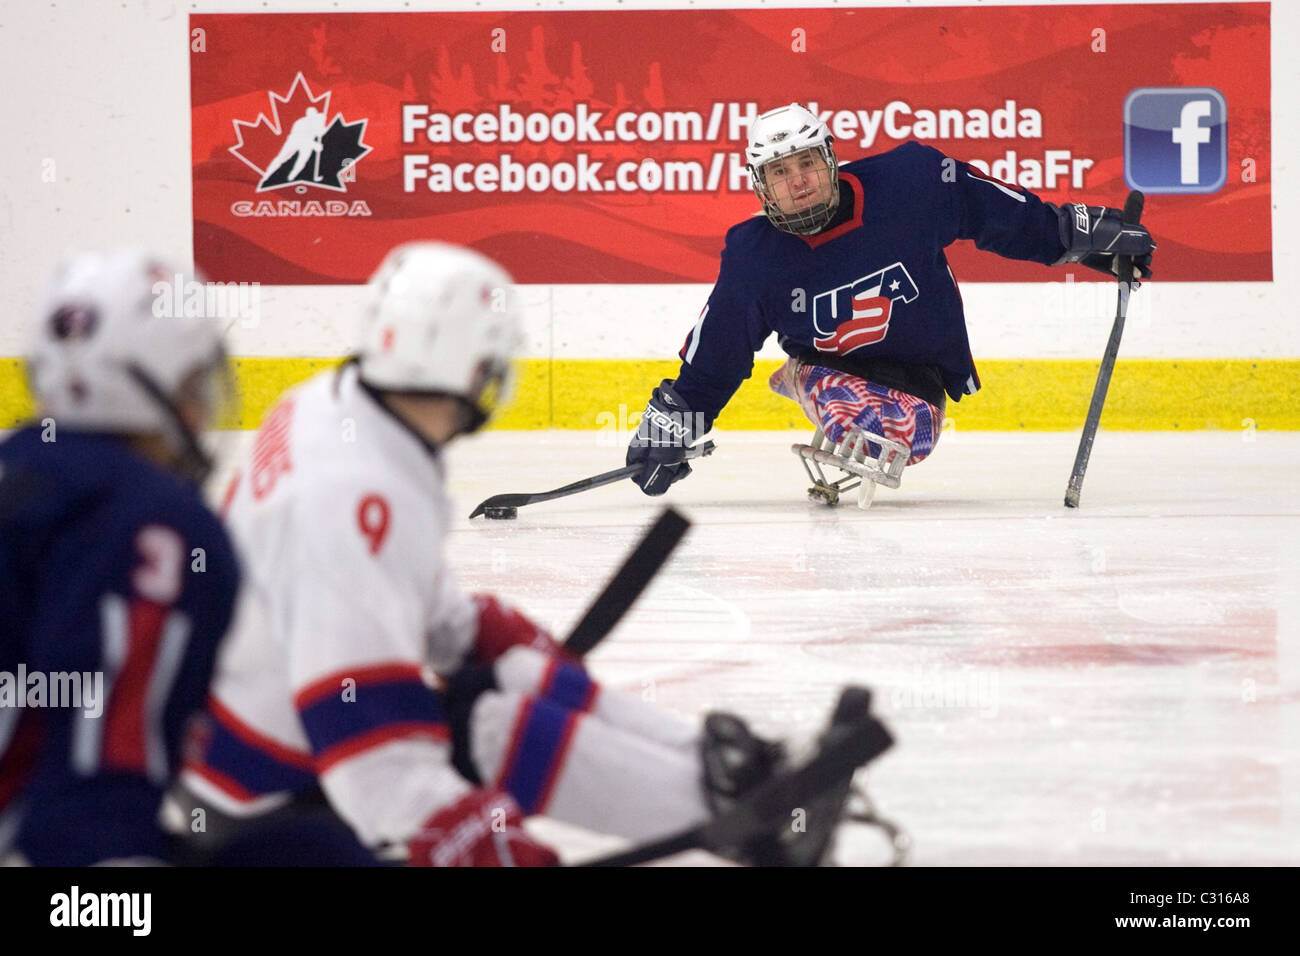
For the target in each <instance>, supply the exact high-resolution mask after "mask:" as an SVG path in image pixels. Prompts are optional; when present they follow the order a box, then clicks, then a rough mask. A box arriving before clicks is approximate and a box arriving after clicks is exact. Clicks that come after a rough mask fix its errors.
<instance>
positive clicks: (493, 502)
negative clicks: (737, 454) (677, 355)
mask: <svg viewBox="0 0 1300 956" xmlns="http://www.w3.org/2000/svg"><path fill="white" fill-rule="evenodd" d="M713 448H714V445H713V442H711V441H706V442H704V443H703V444H702V445H695V446H693V447H691V448H688V449H686V454H685V456H684V460H690V459H692V458H702V457H704V456H705V455H712V454H713ZM641 468H642V466H641V465H627V466H625V467H623V468H615V469H614V470H613V471H607V472H604V473H603V474H599V475H592V476H591V477H590V478H583V479H582V480H580V481H575V482H574V483H573V484H571V485H565V486H564V487H563V488H556V489H554V490H553V491H540V492H538V493H537V494H533V495H529V494H503V495H493V496H492V497H491V498H485V499H484V500H483V501H480V502H479V505H478V507H477V508H475V509H474V510H473V511H471V512H470V513H469V516H470V517H471V518H477V517H478V516H479V515H481V514H483V513H484V512H486V511H488V510H489V509H498V508H500V509H513V508H522V507H523V506H524V505H534V504H537V503H538V502H539V501H551V500H553V499H555V498H565V497H568V496H569V495H576V494H577V493H578V492H580V491H587V490H588V489H591V488H599V487H600V486H601V485H608V484H612V483H613V482H616V481H621V480H622V479H624V478H631V477H632V476H633V475H635V474H636V473H637V472H638V471H640V470H641Z"/></svg>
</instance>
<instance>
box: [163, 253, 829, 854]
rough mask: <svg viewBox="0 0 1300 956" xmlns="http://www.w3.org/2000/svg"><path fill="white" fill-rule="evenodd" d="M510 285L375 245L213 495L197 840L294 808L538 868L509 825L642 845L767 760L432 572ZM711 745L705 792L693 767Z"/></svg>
mask: <svg viewBox="0 0 1300 956" xmlns="http://www.w3.org/2000/svg"><path fill="white" fill-rule="evenodd" d="M510 281H511V280H510V277H509V276H508V275H507V274H506V273H505V272H504V271H503V270H502V269H501V268H499V267H498V266H497V265H496V264H495V263H493V262H491V261H490V260H488V259H485V258H484V257H482V256H480V255H478V254H477V253H474V252H471V251H469V250H466V249H461V248H457V247H453V246H448V245H443V244H438V243H416V244H411V245H407V246H402V247H399V248H398V249H396V250H394V251H393V252H392V253H391V254H390V255H389V257H388V258H387V260H386V261H385V263H384V264H383V265H382V266H381V267H380V269H379V271H378V272H377V273H376V275H375V277H374V278H373V279H372V282H371V286H370V295H371V303H370V306H369V310H368V313H367V317H366V327H365V331H364V337H363V342H362V346H361V349H360V353H359V355H358V356H356V357H355V359H354V360H352V361H350V362H348V363H346V364H345V365H343V366H342V367H341V368H338V369H335V370H331V371H328V372H325V373H322V374H321V375H319V376H317V377H316V378H314V379H312V380H311V381H309V382H307V383H305V384H304V385H302V386H300V387H298V388H296V389H294V390H293V391H291V392H289V393H288V394H287V395H286V396H284V398H282V399H281V401H280V402H279V404H278V405H277V406H276V407H275V408H274V409H273V410H272V411H271V412H270V414H269V415H268V417H267V420H266V422H265V423H264V424H263V426H262V428H261V430H260V431H259V433H258V434H257V436H256V438H255V440H254V442H253V445H252V449H251V452H250V453H249V455H248V456H247V458H246V460H245V461H244V462H243V463H242V465H241V466H240V468H239V470H238V472H237V474H236V475H235V477H234V478H233V479H232V483H231V486H230V488H229V489H228V491H227V493H226V498H225V507H226V509H227V520H228V522H229V525H230V528H231V531H232V534H233V536H234V538H235V541H236V544H237V547H238V548H239V550H240V552H241V557H242V559H243V561H244V563H245V567H246V571H247V577H248V582H249V586H248V589H247V595H248V596H247V598H246V600H245V601H244V602H243V603H242V604H241V608H240V611H239V614H238V616H237V622H236V625H235V628H234V633H233V636H232V639H231V641H230V643H229V644H228V646H227V648H226V651H225V653H224V655H223V658H222V660H221V662H220V666H219V671H218V675H217V678H216V680H215V681H214V685H213V695H212V700H211V705H210V708H209V713H210V718H211V720H210V724H209V726H208V728H207V729H206V732H205V733H204V735H203V736H202V738H201V739H198V740H196V741H195V747H194V748H193V751H192V758H191V760H190V762H189V764H188V765H187V767H186V770H185V772H184V775H183V782H184V787H183V790H182V792H181V793H180V794H179V795H178V798H179V800H180V801H181V803H182V806H183V809H184V810H185V812H186V813H187V814H188V815H189V816H190V817H194V815H195V814H194V811H195V810H197V809H199V808H202V809H203V810H204V814H202V816H203V818H204V819H205V820H206V821H207V827H206V829H207V830H208V833H207V834H206V835H203V836H202V839H204V840H206V841H207V842H209V843H210V844H214V845H215V844H219V843H220V842H221V840H222V838H223V837H224V836H228V835H229V834H232V833H239V832H240V831H241V829H242V830H243V831H244V832H247V826H248V824H249V822H250V821H257V820H259V819H260V820H266V819H268V818H273V819H277V818H278V819H283V818H284V817H285V816H286V815H292V814H295V813H301V812H306V808H308V807H311V806H312V805H313V803H314V804H315V805H316V806H317V807H327V808H328V810H329V811H330V812H333V813H336V814H337V815H338V816H340V817H341V818H342V819H343V820H344V821H346V823H347V824H348V825H349V826H350V827H351V829H352V831H353V832H354V833H355V834H356V836H357V837H358V838H359V840H360V841H361V842H362V843H363V844H364V845H365V846H367V847H370V848H374V849H378V848H387V849H389V850H390V851H391V850H394V849H396V850H397V851H398V852H397V854H395V855H400V856H401V857H403V858H405V859H406V860H407V861H408V862H410V863H411V864H417V865H539V864H552V863H555V862H557V859H556V856H555V854H554V853H553V852H552V851H551V850H550V849H549V848H547V847H545V846H543V845H541V844H539V843H538V842H537V841H536V840H534V839H533V838H532V837H530V835H529V834H528V833H527V832H526V831H525V830H524V829H522V828H521V827H520V825H519V824H520V823H521V821H522V819H523V817H524V816H526V815H529V814H546V815H548V816H552V817H555V818H557V819H560V820H563V821H566V822H569V823H573V824H578V825H581V826H584V827H587V828H590V829H593V830H597V831H601V832H605V833H610V834H616V835H621V836H624V837H626V838H629V839H632V840H647V839H650V838H654V837H659V836H663V835H665V834H668V833H671V832H675V831H678V830H680V829H683V828H685V827H688V826H692V825H695V824H698V823H700V822H702V821H704V820H707V819H708V818H709V817H710V814H711V813H712V812H713V811H714V810H715V809H716V808H718V807H720V806H722V805H724V804H725V803H726V801H728V800H731V799H734V797H735V796H737V795H738V794H740V793H741V792H743V791H744V790H745V789H746V788H747V787H749V786H752V785H753V784H755V783H757V782H759V781H761V780H763V779H766V778H767V777H768V776H770V774H771V773H772V772H773V771H774V769H775V768H776V766H777V765H778V763H779V748H777V747H776V746H775V745H770V744H766V743H764V742H761V741H758V740H757V739H756V738H753V737H752V736H751V735H749V734H748V733H747V731H746V730H745V728H744V726H743V724H741V723H740V722H739V721H735V720H731V721H721V722H720V721H714V722H713V724H712V726H713V727H714V730H713V731H710V732H706V733H704V734H703V737H704V738H705V739H704V741H703V746H702V734H701V731H700V729H699V728H697V727H695V726H693V725H689V724H686V723H683V722H681V721H679V720H677V719H675V718H674V717H673V716H672V715H670V714H667V713H665V712H663V711H660V710H658V709H656V708H653V707H651V706H649V705H647V704H646V703H644V702H642V701H641V700H640V699H638V698H636V697H634V696H631V695H623V694H619V693H617V692H613V691H609V690H606V689H602V688H600V687H599V686H598V685H596V684H594V683H593V682H592V681H591V680H590V678H589V677H588V675H587V674H586V672H585V671H584V670H583V668H582V667H581V666H580V665H579V664H577V663H576V662H574V661H572V660H569V659H566V657H565V656H564V655H563V653H562V652H561V651H560V649H559V648H558V647H557V645H556V643H555V642H554V641H553V639H552V638H551V637H550V635H548V634H547V633H545V632H544V631H543V630H542V629H540V628H539V627H537V626H536V625H535V624H533V623H532V622H530V621H529V620H528V619H527V618H525V617H524V616H523V615H522V614H520V613H518V612H517V611H514V610H512V609H510V608H509V607H507V606H505V605H503V604H502V603H500V602H499V601H497V600H496V599H495V598H493V597H489V596H485V595H479V596H475V597H471V596H469V595H467V594H466V593H464V592H463V591H462V590H461V589H460V588H459V586H458V585H457V583H456V581H455V579H454V578H453V576H452V573H451V571H450V570H449V569H448V568H447V566H446V563H445V559H444V554H443V550H444V542H445V539H446V536H447V533H448V529H449V526H450V517H449V501H448V498H447V495H446V492H445V490H444V488H445V480H446V479H445V476H444V473H443V467H444V465H443V459H442V453H441V449H442V447H443V446H444V445H446V443H447V442H449V441H451V440H453V439H454V438H456V437H457V436H459V435H462V434H466V433H469V432H473V431H474V430H476V429H477V428H479V427H480V426H481V425H482V424H483V423H484V422H485V421H486V420H487V418H488V417H489V415H491V414H492V412H493V410H494V408H495V407H496V406H497V404H498V402H499V401H500V399H501V396H502V395H504V394H505V393H506V391H507V388H508V384H509V382H508V379H509V369H510V360H511V358H512V356H513V354H514V351H515V348H516V344H517V341H518V339H519V337H520V331H519V325H518V318H517V316H516V315H515V313H514V312H513V311H512V309H511V307H510V305H509V302H508V298H507V293H508V286H509V284H510ZM435 673H436V674H437V675H440V678H441V679H440V680H439V681H437V682H436V683H435V682H433V681H431V680H430V677H431V675H432V674H435ZM724 751H725V752H726V753H725V759H713V761H712V763H713V765H714V770H713V772H712V773H711V774H709V775H708V776H709V781H708V782H707V783H706V782H705V779H704V778H705V776H706V774H705V772H704V764H705V762H706V761H704V760H702V759H701V757H702V753H703V754H704V755H705V756H706V757H709V756H711V757H713V758H717V757H718V756H719V755H720V754H722V753H723V752H724ZM241 823H242V824H243V826H242V827H241ZM196 839H198V837H196ZM823 839H824V838H823ZM762 859H764V861H766V862H779V861H780V860H779V859H777V858H775V857H773V856H767V857H762ZM266 862H275V861H274V860H268V861H266Z"/></svg>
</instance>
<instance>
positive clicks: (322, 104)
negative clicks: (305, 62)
mask: <svg viewBox="0 0 1300 956" xmlns="http://www.w3.org/2000/svg"><path fill="white" fill-rule="evenodd" d="M268 97H269V99H270V104H271V108H270V115H269V116H268V115H267V114H266V113H259V114H258V116H257V119H256V120H254V121H251V122H250V121H247V120H242V119H237V120H235V121H234V126H235V137H236V140H237V142H236V143H235V145H234V146H231V147H230V152H231V154H232V155H234V156H235V157H236V158H238V159H239V161H240V162H242V163H243V164H244V165H245V166H247V167H248V168H249V169H251V170H253V171H254V172H256V173H257V177H258V179H257V192H259V193H269V192H274V191H279V190H291V191H292V193H293V194H295V195H298V196H307V195H308V194H309V193H311V192H312V190H316V189H320V190H324V191H325V192H324V193H323V194H314V195H312V196H308V198H307V201H306V202H302V201H286V200H278V201H276V202H272V201H270V199H269V198H268V199H264V200H262V201H260V202H237V203H234V204H233V205H232V207H231V212H233V213H234V214H235V215H237V216H369V215H370V209H369V207H368V206H367V205H366V203H364V202H362V201H359V200H354V201H351V202H348V201H346V200H342V199H339V198H335V197H337V196H338V195H339V194H341V193H345V192H347V184H348V183H350V182H356V164H357V162H358V161H359V160H360V159H361V158H362V157H363V156H365V155H366V154H367V153H369V152H370V147H369V146H367V145H366V144H365V142H363V137H364V136H365V132H366V123H367V120H365V119H358V120H356V121H355V122H348V121H346V120H345V119H344V118H343V114H342V113H338V112H336V113H335V114H334V116H333V117H332V118H331V117H330V112H329V102H330V93H329V91H328V90H327V91H325V92H324V93H322V94H320V95H319V96H314V95H313V94H312V91H311V88H310V87H309V86H308V85H307V81H306V79H305V78H304V77H303V75H302V74H301V73H299V74H298V75H297V76H295V77H294V81H293V83H292V84H291V85H290V87H289V91H288V93H286V94H285V95H284V96H281V95H279V94H278V93H276V92H274V91H268ZM316 196H321V197H322V198H315V197H316Z"/></svg>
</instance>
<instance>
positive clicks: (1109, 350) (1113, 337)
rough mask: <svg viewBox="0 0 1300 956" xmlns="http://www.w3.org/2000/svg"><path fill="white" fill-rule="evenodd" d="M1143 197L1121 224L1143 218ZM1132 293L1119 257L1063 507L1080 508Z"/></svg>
mask: <svg viewBox="0 0 1300 956" xmlns="http://www.w3.org/2000/svg"><path fill="white" fill-rule="evenodd" d="M1143 202H1144V198H1143V196H1142V194H1141V193H1140V192H1138V191H1137V190H1136V189H1135V190H1133V191H1132V192H1131V193H1129V194H1128V199H1127V200H1126V201H1125V202H1124V214H1123V219H1124V222H1126V223H1128V224H1130V225H1133V224H1136V223H1137V222H1138V221H1139V220H1140V219H1141V218H1142V205H1143ZM1132 292H1133V258H1132V257H1131V256H1121V257H1120V260H1119V300H1118V303H1117V304H1116V308H1115V324H1114V325H1112V326H1111V329H1110V339H1109V340H1108V341H1107V342H1106V352H1105V354H1104V355H1103V356H1102V358H1101V367H1100V368H1098V369H1097V383H1096V384H1095V385H1094V386H1093V388H1092V401H1091V402H1089V404H1088V418H1087V419H1086V420H1085V421H1084V424H1083V434H1082V435H1080V436H1079V450H1078V451H1077V452H1076V453H1075V456H1074V468H1073V469H1071V471H1070V482H1069V484H1068V485H1066V488H1065V506H1066V507H1067V508H1077V507H1079V495H1080V494H1082V492H1083V477H1084V474H1085V473H1086V472H1087V471H1088V459H1089V458H1091V457H1092V443H1093V441H1095V440H1096V438H1097V428H1098V426H1100V424H1101V412H1102V409H1103V408H1104V407H1105V405H1106V393H1107V391H1109V389H1110V376H1111V373H1112V372H1114V370H1115V359H1116V358H1117V357H1118V356H1119V342H1120V338H1121V337H1122V336H1123V335H1124V317H1125V315H1126V314H1127V312H1128V299H1129V296H1130V295H1131V294H1132Z"/></svg>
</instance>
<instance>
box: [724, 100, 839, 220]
mask: <svg viewBox="0 0 1300 956" xmlns="http://www.w3.org/2000/svg"><path fill="white" fill-rule="evenodd" d="M834 142H835V139H834V137H832V136H831V131H830V130H829V129H827V128H826V124H825V123H823V122H821V121H820V120H819V119H817V117H816V116H814V115H813V114H812V113H810V112H809V111H808V110H807V109H805V108H804V107H802V106H800V105H799V104H798V103H791V104H790V105H789V106H780V107H777V108H776V109H774V110H768V111H767V112H766V113H764V114H763V115H761V116H759V117H758V118H757V119H755V120H754V122H753V124H752V125H751V126H750V128H749V146H748V148H747V149H746V150H745V158H746V159H747V160H748V167H749V175H750V179H751V180H752V182H753V186H754V192H755V193H757V194H758V198H759V199H760V200H761V201H762V203H763V212H764V213H766V214H767V218H768V219H769V220H771V222H772V225H774V226H776V228H778V229H780V230H782V231H783V232H789V233H793V234H795V235H799V236H811V235H814V234H815V233H818V232H820V231H821V230H822V229H824V228H826V225H827V223H829V222H830V221H831V219H833V218H834V217H835V211H836V209H838V208H839V204H840V187H839V167H838V164H837V162H836V160H835V151H834V150H833V149H832V148H831V145H832V144H833V143H834Z"/></svg>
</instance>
